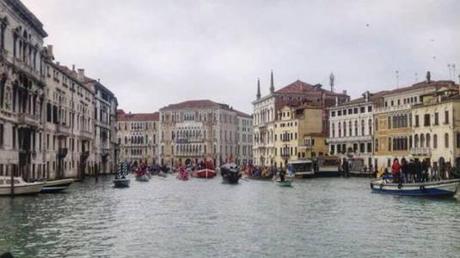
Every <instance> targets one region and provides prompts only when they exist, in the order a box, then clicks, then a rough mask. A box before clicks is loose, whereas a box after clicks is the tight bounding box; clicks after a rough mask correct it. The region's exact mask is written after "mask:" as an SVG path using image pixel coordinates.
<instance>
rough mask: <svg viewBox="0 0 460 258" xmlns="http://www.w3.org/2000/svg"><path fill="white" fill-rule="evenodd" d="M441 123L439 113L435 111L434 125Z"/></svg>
mask: <svg viewBox="0 0 460 258" xmlns="http://www.w3.org/2000/svg"><path fill="white" fill-rule="evenodd" d="M438 124H439V113H438V112H436V113H434V125H438Z"/></svg>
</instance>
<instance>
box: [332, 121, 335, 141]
mask: <svg viewBox="0 0 460 258" xmlns="http://www.w3.org/2000/svg"><path fill="white" fill-rule="evenodd" d="M331 135H332V138H334V137H335V124H334V123H332V125H331Z"/></svg>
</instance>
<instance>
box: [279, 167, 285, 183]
mask: <svg viewBox="0 0 460 258" xmlns="http://www.w3.org/2000/svg"><path fill="white" fill-rule="evenodd" d="M279 176H280V182H284V181H285V180H286V171H285V170H284V169H280V170H279Z"/></svg>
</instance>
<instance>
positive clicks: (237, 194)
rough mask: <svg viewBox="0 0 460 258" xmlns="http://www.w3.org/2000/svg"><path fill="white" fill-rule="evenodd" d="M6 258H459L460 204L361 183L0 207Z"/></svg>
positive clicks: (77, 190) (182, 188)
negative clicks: (383, 192) (9, 254)
mask: <svg viewBox="0 0 460 258" xmlns="http://www.w3.org/2000/svg"><path fill="white" fill-rule="evenodd" d="M2 251H10V252H12V253H13V254H14V255H15V257H401V256H403V257H459V256H460V201H458V200H457V199H455V198H452V199H444V200H436V199H422V198H410V197H395V196H389V195H379V194H372V193H371V192H370V189H369V179H360V178H350V179H343V178H331V179H327V178H324V179H311V180H304V181H296V182H295V183H294V187H293V188H282V187H279V186H277V185H275V184H273V183H272V182H264V181H249V180H242V181H241V183H240V184H238V185H226V184H222V183H221V180H220V178H219V177H218V178H215V179H212V180H208V181H206V180H199V179H192V180H191V181H187V182H182V181H178V180H176V179H175V178H174V177H169V178H166V179H164V178H157V177H154V178H153V179H152V180H151V181H150V182H147V183H142V182H136V181H131V187H130V188H128V189H114V188H112V185H111V178H109V177H107V178H102V179H100V180H99V182H98V183H97V184H96V183H95V182H94V178H91V179H87V181H85V182H82V183H75V184H74V185H72V187H71V189H69V190H68V192H67V193H64V194H49V195H38V196H32V197H30V196H29V197H16V198H14V199H10V198H8V197H7V198H0V253H1V252H2Z"/></svg>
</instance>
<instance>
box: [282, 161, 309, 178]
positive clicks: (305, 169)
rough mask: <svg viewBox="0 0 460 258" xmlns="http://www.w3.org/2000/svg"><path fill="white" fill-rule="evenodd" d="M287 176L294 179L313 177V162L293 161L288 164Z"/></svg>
mask: <svg viewBox="0 0 460 258" xmlns="http://www.w3.org/2000/svg"><path fill="white" fill-rule="evenodd" d="M288 174H293V175H294V176H295V177H300V178H309V177H313V176H315V172H314V171H313V162H312V161H311V160H310V159H302V160H293V161H289V163H288Z"/></svg>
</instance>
